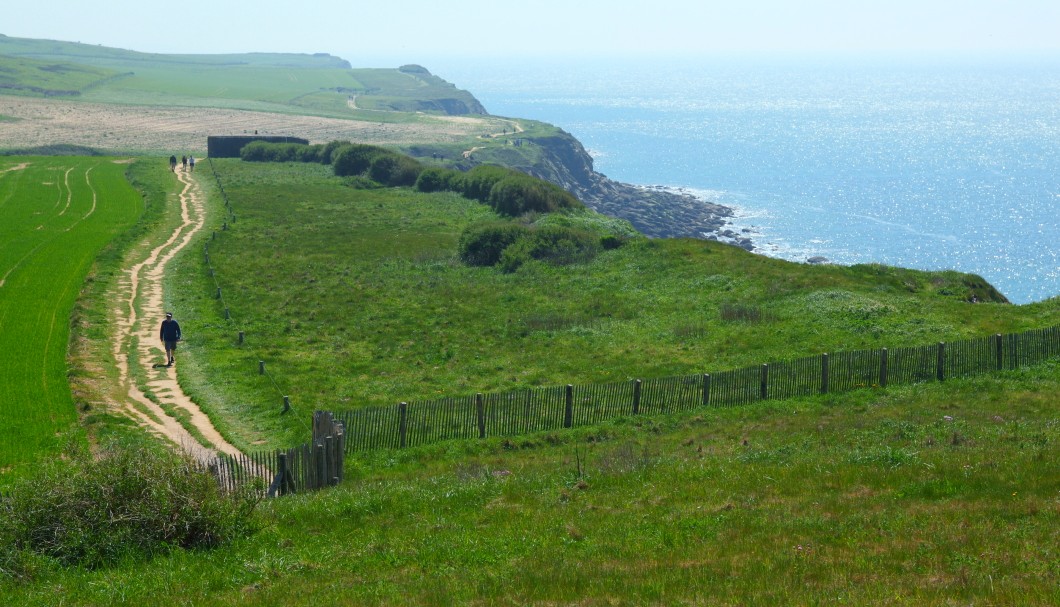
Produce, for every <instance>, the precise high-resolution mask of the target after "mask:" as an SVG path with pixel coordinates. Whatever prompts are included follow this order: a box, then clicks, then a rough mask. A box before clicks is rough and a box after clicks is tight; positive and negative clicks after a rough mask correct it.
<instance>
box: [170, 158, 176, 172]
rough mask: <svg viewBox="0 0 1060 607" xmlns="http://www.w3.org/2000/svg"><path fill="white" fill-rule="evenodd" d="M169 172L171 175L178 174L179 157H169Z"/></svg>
mask: <svg viewBox="0 0 1060 607" xmlns="http://www.w3.org/2000/svg"><path fill="white" fill-rule="evenodd" d="M169 172H170V173H176V172H177V157H176V156H170V157H169Z"/></svg>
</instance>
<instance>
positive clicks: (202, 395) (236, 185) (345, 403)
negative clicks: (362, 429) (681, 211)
mask: <svg viewBox="0 0 1060 607" xmlns="http://www.w3.org/2000/svg"><path fill="white" fill-rule="evenodd" d="M214 165H215V166H216V168H217V171H218V173H219V175H220V176H221V180H222V183H223V184H224V187H225V190H226V192H227V194H228V196H229V199H230V201H231V204H232V213H234V221H233V220H231V219H229V221H230V222H231V223H230V224H229V226H228V228H229V229H227V230H222V229H221V225H219V224H221V223H222V222H223V221H224V218H223V217H221V216H218V217H217V219H216V220H215V225H214V228H213V230H214V231H216V238H214V239H212V240H210V241H209V243H208V246H209V255H210V264H211V267H212V268H213V271H214V276H212V277H211V276H210V275H209V271H208V269H207V266H206V262H205V256H204V255H203V253H202V250H203V249H202V248H201V245H200V246H198V247H194V249H195V252H194V253H190V254H188V255H186V256H184V257H183V259H182V260H180V261H179V269H178V270H177V271H176V272H174V274H173V276H172V277H171V279H170V282H169V284H168V293H170V297H171V306H172V307H173V308H174V309H175V310H176V311H177V314H178V318H179V319H180V320H181V322H182V326H184V327H185V333H186V339H187V353H186V356H185V357H184V361H183V366H182V370H183V371H184V372H185V375H184V376H183V379H182V381H183V382H184V386H185V390H186V391H188V392H189V393H191V394H193V396H194V397H196V398H197V399H198V400H199V401H200V402H202V403H203V404H204V406H209V407H211V408H215V410H214V413H216V415H217V417H219V418H220V419H221V420H223V421H222V424H223V425H224V426H225V428H226V431H227V432H228V433H229V434H230V435H231V436H230V438H231V439H232V440H234V441H235V442H236V444H240V445H242V446H243V447H244V448H250V447H252V446H257V445H265V446H269V447H274V446H287V445H289V444H297V443H298V442H301V440H303V438H302V437H304V435H305V434H306V428H305V421H304V419H305V417H306V416H307V415H308V414H309V413H311V412H312V411H313V410H315V409H327V410H344V409H352V408H357V407H363V406H368V405H393V404H396V403H397V402H400V401H413V400H424V399H431V398H436V397H441V396H462V395H467V394H473V393H475V392H494V391H504V390H509V389H517V388H526V387H535V386H551V385H562V384H567V383H573V384H587V383H597V382H613V381H624V380H627V379H633V378H651V377H662V376H670V375H680V374H690V373H703V372H716V371H721V370H727V369H733V368H740V367H744V366H748V365H757V364H761V363H763V362H772V361H780V360H787V359H792V358H798V357H802V356H808V355H814V354H819V353H821V352H835V351H839V350H851V349H858V348H875V347H881V346H888V347H895V346H903V345H919V344H929V343H935V342H937V341H940V340H942V341H946V340H954V339H958V338H964V337H971V336H981V335H989V334H993V333H997V332H1013V331H1020V330H1024V329H1028V328H1033V327H1041V326H1051V325H1055V324H1057V323H1058V322H1060V300H1056V299H1054V300H1052V301H1049V302H1044V303H1040V304H1035V305H1030V306H1011V305H1005V304H996V303H980V304H971V303H969V300H970V299H971V297H972V295H973V294H974V295H976V296H977V297H978V298H979V299H980V300H981V301H982V300H987V299H989V297H990V296H991V289H990V288H989V286H988V285H986V284H985V283H984V282H983V281H982V280H981V279H979V278H977V277H974V276H969V275H964V274H958V273H954V272H917V271H911V270H902V269H897V268H890V267H884V266H876V265H866V266H854V267H838V266H809V265H800V264H793V263H789V262H785V261H780V260H776V259H769V258H766V257H762V256H757V255H752V254H750V253H747V252H745V251H743V250H741V249H738V248H735V247H731V246H726V245H721V244H717V243H711V242H704V241H693V240H648V239H644V238H637V237H634V238H631V239H630V240H629V241H628V242H627V243H626V244H625V246H623V247H620V248H618V249H615V250H610V251H604V252H602V253H601V254H600V255H599V256H598V257H597V258H596V259H595V260H593V261H592V262H590V263H587V264H581V265H570V266H562V267H556V266H552V265H548V264H545V263H542V262H532V263H529V264H526V265H524V266H523V267H521V268H520V269H519V270H518V271H516V272H514V273H510V274H506V273H502V272H500V271H499V270H497V269H495V268H479V267H469V266H466V265H465V264H463V263H462V262H461V261H460V260H459V258H458V255H457V244H458V240H459V237H460V234H461V232H462V231H463V229H464V228H465V227H466V226H467V225H470V224H473V223H476V222H481V221H486V220H490V219H492V218H494V215H493V213H492V211H490V210H489V209H488V208H486V207H484V206H482V205H480V204H478V203H476V202H473V201H469V200H467V199H464V198H462V197H460V196H458V195H455V194H452V193H440V194H439V193H435V194H424V193H419V192H414V191H411V190H407V189H380V190H356V189H352V188H349V187H347V186H345V185H344V184H343V182H342V180H341V179H339V178H335V177H333V176H331V175H330V172H329V169H328V168H327V167H323V166H319V165H312V164H310V165H296V164H263V163H243V162H241V161H238V160H216V161H214ZM202 169H203V170H204V172H203V173H201V174H200V178H201V179H203V180H204V182H207V181H210V180H212V177H211V176H210V175H209V173H208V172H205V171H208V170H209V165H203V167H202ZM207 185H210V184H209V183H207ZM210 187H211V188H212V189H213V191H212V195H213V196H214V197H217V196H218V195H219V192H218V191H217V190H216V186H215V185H210ZM215 202H216V200H215ZM536 221H537V222H538V223H548V222H560V223H568V224H575V225H580V226H583V227H587V228H590V229H593V230H597V231H598V232H600V233H616V234H623V235H628V234H629V228H628V226H627V225H626V224H624V223H623V222H620V221H616V220H612V219H609V218H605V217H602V216H599V215H595V214H593V213H589V212H586V213H581V214H576V215H572V216H568V217H562V216H545V217H538V218H536ZM209 237H210V236H209V235H204V238H209ZM218 287H220V288H221V291H222V296H223V299H221V300H219V299H217V288H218ZM226 306H227V307H228V308H229V314H230V317H231V318H230V320H225V317H224V308H225V307H226ZM239 331H243V332H244V334H245V342H244V343H243V344H242V345H240V344H238V343H237V334H238V332H239ZM259 361H264V362H265V364H266V368H267V369H268V372H269V373H268V375H261V374H259ZM284 395H288V396H290V398H291V403H292V405H293V407H294V408H295V410H296V413H297V415H283V414H281V410H282V396H284Z"/></svg>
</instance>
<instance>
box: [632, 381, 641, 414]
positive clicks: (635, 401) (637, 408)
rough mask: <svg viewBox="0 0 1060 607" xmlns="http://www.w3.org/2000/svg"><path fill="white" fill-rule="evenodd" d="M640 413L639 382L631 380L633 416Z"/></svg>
mask: <svg viewBox="0 0 1060 607" xmlns="http://www.w3.org/2000/svg"><path fill="white" fill-rule="evenodd" d="M638 413H640V380H639V379H635V380H633V415H637V414H638Z"/></svg>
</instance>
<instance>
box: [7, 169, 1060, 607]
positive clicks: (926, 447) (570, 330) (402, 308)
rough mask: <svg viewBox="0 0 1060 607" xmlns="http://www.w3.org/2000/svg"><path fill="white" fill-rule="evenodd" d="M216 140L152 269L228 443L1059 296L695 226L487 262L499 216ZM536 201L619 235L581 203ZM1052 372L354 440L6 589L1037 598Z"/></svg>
mask: <svg viewBox="0 0 1060 607" xmlns="http://www.w3.org/2000/svg"><path fill="white" fill-rule="evenodd" d="M94 161H96V162H102V161H98V160H94ZM54 162H56V163H58V162H59V160H55V161H54ZM81 162H89V161H87V160H85V161H81ZM215 165H216V166H217V168H218V171H219V172H220V174H221V175H222V180H223V183H224V184H225V191H226V192H227V194H228V196H229V199H230V200H231V202H232V210H231V213H229V212H228V211H226V210H224V209H223V207H222V206H221V198H220V195H219V194H220V192H219V190H218V189H217V187H216V185H215V184H213V182H212V181H211V180H212V176H211V175H210V173H209V164H208V163H206V164H203V165H201V167H200V168H199V169H198V171H197V173H198V176H199V178H200V179H201V180H202V183H203V184H204V185H205V186H206V188H205V189H206V191H207V193H208V194H209V195H210V197H211V207H212V208H211V211H210V217H211V218H210V222H211V224H212V225H211V226H210V229H208V230H207V231H206V233H204V234H203V235H202V239H201V240H200V241H199V242H198V243H196V244H195V246H192V247H191V248H190V249H188V250H187V251H186V252H185V253H184V254H182V256H181V257H180V258H178V260H177V266H176V267H175V268H174V271H173V272H172V273H171V274H170V275H169V276H168V277H167V284H166V288H167V301H166V305H167V307H171V308H173V309H175V310H176V312H177V316H178V318H179V320H180V321H181V323H182V326H183V327H184V330H185V336H186V338H187V341H186V342H185V344H184V345H185V347H184V349H183V350H182V353H181V358H180V369H181V374H182V375H181V378H182V384H183V385H184V387H185V389H186V390H187V391H189V392H190V393H192V394H193V396H194V397H195V398H196V399H197V400H198V401H199V403H200V404H202V405H203V406H204V407H206V408H207V409H208V410H209V411H210V413H211V415H212V416H213V418H214V419H215V420H216V421H217V423H218V424H219V425H220V426H221V428H222V430H223V431H224V432H225V434H226V435H228V436H230V437H231V438H233V439H235V440H237V441H238V442H239V444H240V445H241V446H243V447H244V448H248V449H259V448H262V446H263V445H264V446H287V445H289V444H293V443H295V442H301V441H303V440H304V439H305V438H306V436H307V434H308V430H307V429H306V427H305V423H306V421H307V416H308V413H309V412H310V411H311V410H312V409H313V408H341V407H343V406H346V407H355V406H363V405H369V404H380V403H383V404H391V403H393V402H396V401H397V400H404V399H414V398H425V397H430V396H432V395H434V394H436V393H439V394H459V393H468V392H474V391H479V390H495V389H506V388H510V387H519V386H533V385H552V384H559V383H567V382H572V383H586V382H592V381H611V380H614V379H616V378H630V377H649V376H652V375H663V374H673V373H680V372H685V371H687V370H696V371H699V370H703V369H718V368H731V367H735V366H741V365H745V364H753V363H758V362H762V361H763V360H775V359H782V358H787V357H793V356H799V355H802V354H807V353H816V352H819V351H826V350H827V351H835V350H836V349H843V348H858V347H867V346H877V345H885V344H886V345H890V344H896V345H904V344H908V343H930V342H933V341H937V340H939V339H954V338H957V337H964V336H970V335H982V334H988V333H994V332H1009V331H1019V330H1022V329H1025V328H1030V327H1037V326H1046V325H1051V324H1056V323H1057V320H1058V316H1060V300H1058V299H1053V300H1050V301H1047V302H1042V303H1040V304H1034V305H1029V306H1011V305H1005V304H996V303H980V304H970V303H968V302H967V300H968V299H969V298H970V295H971V294H977V296H979V297H980V299H987V298H988V297H989V296H990V289H989V287H988V286H986V285H984V284H983V283H982V282H981V281H980V280H979V279H977V278H975V277H970V276H967V275H963V274H956V273H949V272H931V273H927V272H915V271H907V270H900V269H896V268H887V267H882V266H855V267H851V268H842V267H829V266H824V267H821V266H806V265H799V264H791V263H787V262H782V261H777V260H771V259H767V258H761V257H757V256H754V255H751V254H748V253H746V252H744V251H742V250H741V249H737V248H734V247H729V246H725V245H719V244H715V243H709V242H699V241H683V240H674V241H668V240H647V239H642V238H629V240H628V242H626V244H625V245H624V246H622V247H620V248H618V249H614V250H610V251H604V252H602V253H601V254H600V255H599V256H598V257H597V258H596V259H595V260H593V261H592V262H590V263H588V264H584V265H571V266H563V267H554V266H550V265H546V264H543V263H541V262H530V263H528V264H525V265H524V266H522V267H521V268H519V269H518V270H517V271H516V272H513V273H510V274H504V273H502V272H500V271H499V270H498V269H496V268H472V267H467V266H465V265H463V264H462V263H461V262H460V261H459V260H458V258H457V243H458V241H459V237H460V234H461V232H462V231H463V230H464V228H465V227H466V226H467V225H469V224H472V223H476V222H480V221H485V220H492V219H495V218H494V216H493V215H492V211H490V210H489V209H488V208H487V207H485V206H482V205H479V204H478V203H475V202H472V201H468V200H465V199H463V198H461V197H458V196H455V195H453V194H448V193H446V194H422V193H417V192H413V191H411V190H405V189H379V190H355V189H352V188H349V187H347V186H346V185H344V184H343V182H342V180H341V179H338V178H335V177H333V176H331V175H330V173H329V171H328V169H327V168H326V167H321V166H318V165H293V164H292V165H284V164H262V163H242V162H240V161H236V160H231V161H227V160H226V161H215ZM114 166H118V165H114ZM26 170H28V168H27V169H26ZM23 174H24V175H27V176H28V174H26V173H25V172H24V171H23ZM71 175H73V173H71ZM92 175H93V176H94V175H95V173H94V172H93V173H92ZM13 176H15V172H9V173H5V174H4V177H2V178H0V179H3V181H0V185H4V187H9V186H10V185H11V183H10V182H8V181H7V180H8V179H9V178H11V177H13ZM128 177H129V179H131V180H132V182H133V183H134V184H135V186H136V188H137V189H138V190H140V192H141V193H142V195H143V197H144V200H145V202H146V204H147V207H148V215H149V217H148V218H147V221H146V222H141V224H140V225H138V226H137V227H136V228H135V230H136V231H137V232H138V233H140V234H152V233H155V232H157V233H159V234H161V233H163V232H164V230H165V226H166V224H167V222H168V221H171V220H172V218H169V215H170V213H169V211H166V210H165V209H166V207H167V205H165V204H160V203H164V202H165V201H166V200H170V199H171V197H172V195H173V188H174V187H175V184H174V181H173V180H172V178H171V176H170V175H169V174H168V171H167V170H166V169H165V168H164V165H163V164H162V163H159V162H149V161H145V162H140V163H137V164H135V165H133V166H132V167H130V168H129V172H128ZM29 183H32V182H27V183H26V184H23V185H28V184H29ZM52 187H54V184H53V186H52ZM4 191H7V190H4ZM0 200H4V199H3V198H0ZM11 200H12V198H10V197H9V198H8V199H7V202H5V203H4V204H9V203H10V201H11ZM49 200H50V201H53V199H49ZM170 210H171V209H170ZM233 214H234V217H233ZM533 219H534V220H535V221H536V222H538V223H547V222H560V223H570V224H577V225H581V226H583V227H586V228H588V229H593V230H596V231H597V232H599V233H612V234H620V235H625V237H627V238H628V237H629V232H628V226H626V225H625V224H623V223H622V222H616V221H614V220H611V219H607V218H603V217H599V216H594V215H593V214H590V213H580V214H575V215H571V216H566V217H561V216H546V217H536V218H533ZM226 222H227V223H228V225H227V228H228V229H222V226H223V225H224V223H226ZM214 231H216V233H217V236H216V237H213V236H212V233H213V232H214ZM207 243H208V251H209V256H210V263H209V266H210V267H212V268H213V270H214V276H213V277H211V276H210V273H209V272H208V269H207V263H206V258H205V255H204V245H206V244H207ZM115 257H116V256H115V255H107V256H105V259H106V261H105V262H104V263H103V264H102V265H103V266H104V267H103V271H101V273H100V275H99V276H97V277H96V279H95V280H93V281H92V282H91V283H89V284H88V285H87V288H86V291H85V292H86V294H87V295H86V298H85V300H84V301H83V302H82V303H81V305H80V306H79V308H78V313H77V314H78V316H79V321H78V322H77V323H76V326H77V327H78V331H79V333H81V334H82V335H80V336H79V337H84V338H87V340H79V341H78V342H77V343H78V344H81V345H82V346H84V349H82V348H81V346H79V348H78V349H77V351H76V353H75V361H78V364H79V365H80V364H91V363H92V357H93V353H92V348H93V347H94V346H92V345H91V344H92V343H95V344H96V346H95V347H96V348H97V351H96V353H95V355H94V356H97V357H98V356H100V355H102V356H106V352H105V351H106V347H105V343H106V341H105V332H106V327H105V324H106V320H105V317H106V313H105V310H106V306H107V305H108V304H107V301H108V300H107V292H108V286H107V285H108V284H110V283H112V282H113V281H114V280H115V279H116V276H117V274H116V271H115V268H116V266H115V265H114V264H115V261H116V260H115ZM118 257H120V256H118ZM214 279H216V281H217V282H216V283H215V282H214ZM218 284H220V285H221V287H222V294H223V297H222V299H220V300H218V299H217V297H216V288H217V285H218ZM225 305H227V306H228V307H229V309H230V314H231V319H230V320H225V319H224V306H225ZM239 330H242V331H244V332H245V335H246V340H245V342H244V343H243V344H242V345H240V344H238V343H237V339H236V332H237V331H239ZM85 344H87V345H85ZM100 344H104V345H103V346H100ZM99 348H102V349H99ZM258 360H266V361H267V365H268V369H269V373H270V375H269V376H261V375H258ZM85 373H86V370H84V369H82V368H81V367H80V366H79V367H78V369H77V370H75V376H81V375H83V374H85ZM270 377H271V378H272V379H270ZM273 380H275V382H276V383H273ZM281 391H282V392H283V393H287V394H290V395H291V397H292V401H293V404H294V405H295V410H294V411H293V412H291V413H288V414H287V415H282V414H280V406H279V401H278V396H277V395H278V394H279V393H280V392H281ZM1058 392H1060V364H1058V363H1057V362H1056V361H1054V362H1052V363H1050V364H1046V365H1042V366H1039V367H1036V368H1033V369H1026V370H1020V371H1015V372H1006V373H999V374H996V375H987V376H980V377H976V378H972V379H966V380H957V381H947V382H945V383H931V384H921V385H913V386H901V387H892V388H889V389H886V390H880V389H865V390H861V391H857V392H853V393H846V394H840V395H825V396H820V397H814V398H801V399H793V400H787V401H782V402H771V401H766V402H761V403H758V404H755V405H753V406H746V407H734V408H729V409H709V410H703V411H698V412H693V413H688V414H680V415H672V416H663V417H626V418H620V419H617V420H615V421H613V422H609V423H604V424H600V425H597V426H593V427H583V428H577V429H573V430H569V431H557V432H547V433H540V434H535V435H527V436H521V437H514V438H491V439H486V440H482V441H468V442H450V443H440V444H435V445H430V446H426V447H420V448H414V449H406V450H397V451H377V452H368V453H361V454H355V455H353V456H352V457H351V458H350V459H349V460H348V461H347V468H346V476H347V480H346V482H345V483H344V484H343V485H342V486H340V487H337V488H334V489H331V490H327V491H324V492H320V493H315V494H311V495H304V496H291V497H286V498H283V499H276V500H269V501H267V502H263V503H262V504H260V505H259V506H258V510H257V513H256V515H255V519H254V526H255V528H256V531H254V532H253V533H251V534H250V535H248V536H246V537H244V538H242V539H238V540H236V541H234V542H233V543H230V544H227V545H225V546H223V547H220V548H216V549H211V550H205V549H180V548H173V549H171V550H169V551H167V552H164V553H160V554H158V555H156V556H155V557H153V558H151V559H147V560H144V559H129V560H126V561H122V562H120V563H118V564H114V565H110V566H105V567H102V568H96V569H92V568H79V567H63V566H60V565H58V564H57V563H55V562H54V561H51V560H49V559H47V558H44V557H40V556H36V557H28V560H24V561H23V562H22V566H21V569H20V577H5V576H0V602H2V603H5V604H8V603H9V604H19V605H27V606H36V605H41V606H43V605H54V604H55V602H56V599H57V597H61V599H62V601H63V604H67V605H113V604H136V605H167V606H169V605H236V604H254V605H320V604H349V605H407V604H421V605H452V604H496V605H555V604H578V605H746V604H791V605H821V604H860V605H875V604H881V603H887V604H910V605H914V604H915V605H954V604H1035V605H1045V604H1056V603H1058V602H1060V593H1058V592H1060V591H1058V590H1057V589H1058V588H1060V568H1058V567H1057V563H1060V559H1058V558H1057V557H1058V555H1057V549H1056V546H1057V545H1058V541H1057V540H1058V539H1060V538H1058V536H1057V529H1060V524H1058V523H1060V500H1058V497H1057V496H1058V495H1060V481H1058V479H1060V476H1058V475H1057V474H1056V471H1057V469H1056V464H1055V462H1056V461H1057V459H1058V456H1060V447H1058V445H1060V420H1058V417H1057V407H1056V405H1057V403H1056V394H1057V393H1058ZM336 395H339V396H340V397H341V396H345V397H346V398H347V400H342V398H336ZM336 403H337V404H336ZM86 422H88V423H89V427H90V428H91V431H92V432H93V434H94V435H95V436H96V437H97V438H98V437H109V438H111V439H113V438H120V439H122V440H128V438H129V437H130V436H133V434H132V433H131V432H130V429H129V427H128V425H127V424H124V425H123V423H122V422H121V420H119V419H117V418H113V417H108V416H107V415H106V414H96V415H90V416H88V417H86ZM0 565H2V564H0Z"/></svg>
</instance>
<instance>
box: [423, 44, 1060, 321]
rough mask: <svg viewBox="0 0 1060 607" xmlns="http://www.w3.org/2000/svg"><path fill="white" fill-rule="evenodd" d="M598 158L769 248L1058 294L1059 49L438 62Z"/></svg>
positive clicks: (1023, 292) (486, 98)
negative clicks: (686, 198)
mask: <svg viewBox="0 0 1060 607" xmlns="http://www.w3.org/2000/svg"><path fill="white" fill-rule="evenodd" d="M423 63H424V65H425V66H426V67H428V68H429V69H430V70H431V71H432V72H433V73H435V74H437V75H439V76H441V77H442V78H445V79H446V80H448V81H450V82H452V83H454V84H455V85H456V86H458V87H460V88H463V89H467V90H469V91H471V92H472V93H473V94H474V95H475V96H476V97H477V98H478V99H479V100H480V101H481V102H482V103H483V105H484V106H485V107H486V109H487V110H488V111H489V112H490V113H491V114H494V115H499V116H509V117H519V118H530V119H535V120H541V121H544V122H548V123H551V124H554V125H556V126H558V127H560V128H562V129H563V130H565V131H567V132H569V133H571V134H573V135H574V136H575V137H577V138H578V139H579V140H580V141H581V142H582V143H583V144H584V145H585V147H586V148H587V149H588V151H589V152H590V154H591V155H592V157H593V160H594V165H595V167H596V170H597V171H599V172H601V173H603V174H605V175H607V176H608V177H610V178H612V179H615V180H618V181H622V182H626V183H632V184H638V185H645V186H665V187H668V188H673V189H677V190H682V191H686V192H689V193H691V194H694V195H695V196H697V197H700V198H701V199H703V200H709V201H713V202H717V203H720V204H723V205H726V206H729V207H731V208H733V209H734V210H735V217H734V218H733V220H732V224H733V225H732V226H731V227H732V229H734V230H735V231H742V230H746V231H747V233H746V235H748V236H750V238H751V240H752V242H753V243H754V245H755V247H756V252H758V253H761V254H764V255H770V256H775V257H780V258H784V259H789V260H794V261H802V262H805V261H807V260H809V259H811V258H814V257H821V258H824V259H826V260H828V261H829V262H831V263H837V264H856V263H869V262H878V263H883V264H888V265H894V266H902V267H909V268H918V269H924V270H941V269H953V270H959V271H962V272H970V273H974V274H979V275H980V276H982V277H984V278H985V279H987V280H988V281H989V282H990V283H992V284H993V285H994V286H996V287H998V288H999V289H1000V290H1001V292H1002V293H1004V294H1005V295H1006V296H1007V297H1008V298H1009V299H1010V300H1011V301H1012V302H1014V303H1028V302H1035V301H1040V300H1043V299H1047V298H1050V297H1055V296H1058V295H1060V56H1055V55H1054V56H1030V55H1025V56H1018V57H1017V56H1005V57H991V56H953V57H933V58H923V57H915V56H898V55H893V56H882V55H873V56H855V57H841V58H840V57H823V56H818V57H812V56H785V57H779V56H713V57H700V58H688V57H682V58H665V57H653V58H628V57H627V58H601V57H591V58H579V57H563V58H547V59H527V58H497V57H489V56H483V57H478V58H466V57H465V58H449V59H445V58H439V59H438V60H437V62H436V63H431V62H423Z"/></svg>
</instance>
